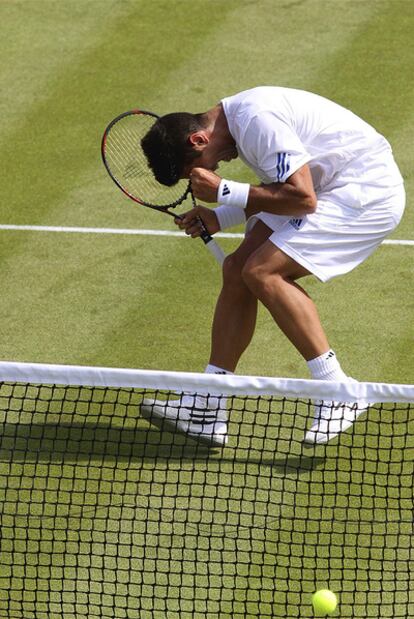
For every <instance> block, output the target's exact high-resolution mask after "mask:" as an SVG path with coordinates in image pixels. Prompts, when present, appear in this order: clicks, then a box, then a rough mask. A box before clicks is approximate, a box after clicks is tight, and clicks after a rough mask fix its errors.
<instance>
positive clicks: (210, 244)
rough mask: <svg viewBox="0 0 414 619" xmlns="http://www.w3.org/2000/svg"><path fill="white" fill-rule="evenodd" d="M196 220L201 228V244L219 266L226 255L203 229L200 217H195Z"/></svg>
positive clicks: (205, 229)
mask: <svg viewBox="0 0 414 619" xmlns="http://www.w3.org/2000/svg"><path fill="white" fill-rule="evenodd" d="M197 219H198V222H199V224H200V226H201V230H202V232H201V235H200V237H201V239H202V241H203V243H204V244H205V246H206V247H207V249H208V250H209V252H210V253H211V254H212V255H213V256H214V258H215V259H216V260H217V262H218V263H219V264H223V262H224V258H225V257H226V254H225V253H224V251H223V250H222V249H221V247H220V245H218V244H217V243H216V241H215V240H214V239H213V237H212V236H211V234H210V232H209V231H208V230H207V228H206V227H205V225H204V222H203V221H202V219H200V217H197Z"/></svg>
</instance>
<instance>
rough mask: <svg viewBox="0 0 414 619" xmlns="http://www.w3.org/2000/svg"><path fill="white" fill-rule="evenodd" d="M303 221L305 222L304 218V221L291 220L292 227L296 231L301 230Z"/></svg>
mask: <svg viewBox="0 0 414 619" xmlns="http://www.w3.org/2000/svg"><path fill="white" fill-rule="evenodd" d="M302 221H303V218H302V219H289V223H290V225H291V226H293V227H294V228H295V230H299V228H300V227H301V225H302Z"/></svg>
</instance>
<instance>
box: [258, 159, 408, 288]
mask: <svg viewBox="0 0 414 619" xmlns="http://www.w3.org/2000/svg"><path fill="white" fill-rule="evenodd" d="M395 167H396V166H395ZM360 174H361V170H360ZM361 176H362V177H363V176H364V173H363V171H362V174H361ZM338 180H339V181H341V179H338V178H337V179H336V183H335V184H336V187H332V188H331V189H330V190H328V191H324V192H323V193H321V194H319V195H318V204H317V208H316V211H315V212H314V213H312V214H311V215H305V216H303V217H296V218H292V217H289V216H281V215H273V214H271V213H265V212H262V213H258V214H257V215H254V216H253V217H251V218H250V219H249V220H248V222H247V227H246V231H248V230H250V229H252V227H253V226H254V224H255V222H256V221H257V220H261V221H263V223H265V224H266V225H267V226H268V227H269V228H270V229H271V230H273V233H272V234H271V235H270V236H269V240H270V241H271V242H272V243H274V244H275V245H276V247H279V248H280V249H281V250H282V251H283V252H284V253H285V254H287V255H288V256H290V257H291V258H293V260H295V261H296V262H298V263H299V264H301V265H302V266H303V267H305V269H307V270H308V271H310V272H311V273H313V274H314V275H316V277H318V278H319V279H320V280H321V281H323V282H326V281H328V280H329V279H331V278H332V277H336V276H337V275H342V274H344V273H348V272H349V271H352V269H354V268H355V267H356V266H358V265H359V264H361V262H363V261H364V260H365V259H366V258H368V256H370V255H371V254H372V252H373V251H374V250H375V249H376V248H377V247H378V246H379V245H380V244H381V242H382V241H383V240H384V238H385V237H386V236H387V235H388V234H390V233H391V232H392V231H393V230H394V229H395V228H396V226H397V225H398V223H399V222H400V220H401V217H402V215H403V212H404V207H405V191H404V186H403V184H402V183H401V177H400V176H399V174H398V176H397V175H396V177H395V181H396V182H395V183H394V184H392V186H391V188H390V186H388V187H382V186H379V185H376V184H375V183H374V184H370V183H366V182H365V181H366V179H364V178H363V179H361V180H356V179H351V180H352V182H346V183H341V182H338ZM347 180H348V181H349V177H348V179H347ZM362 180H363V181H364V182H361V181H362Z"/></svg>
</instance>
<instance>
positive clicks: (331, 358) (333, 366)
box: [307, 350, 349, 381]
mask: <svg viewBox="0 0 414 619" xmlns="http://www.w3.org/2000/svg"><path fill="white" fill-rule="evenodd" d="M307 364H308V368H309V370H310V373H311V374H312V378H314V379H315V380H337V381H346V380H349V377H348V376H347V375H346V374H345V372H344V371H343V370H342V368H341V366H340V365H339V361H338V359H337V357H336V355H335V353H334V351H333V350H328V352H325V353H324V354H323V355H320V356H319V357H316V358H315V359H311V360H310V361H307Z"/></svg>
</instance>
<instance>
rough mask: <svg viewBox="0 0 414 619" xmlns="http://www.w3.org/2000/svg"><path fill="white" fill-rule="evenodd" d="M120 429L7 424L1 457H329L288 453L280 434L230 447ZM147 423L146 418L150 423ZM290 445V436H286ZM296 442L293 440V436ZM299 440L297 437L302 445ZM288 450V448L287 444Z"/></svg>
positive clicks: (243, 438)
mask: <svg viewBox="0 0 414 619" xmlns="http://www.w3.org/2000/svg"><path fill="white" fill-rule="evenodd" d="M139 421H140V423H139V424H137V425H136V427H134V428H130V427H129V428H118V427H114V426H112V425H110V424H103V423H99V425H98V424H96V423H81V424H79V423H72V424H65V423H62V424H59V423H53V424H50V423H49V424H7V423H6V424H4V425H3V426H2V429H1V435H2V436H1V442H0V462H13V463H23V462H24V463H51V464H58V463H60V462H67V463H69V462H72V463H73V462H78V463H84V462H90V463H91V464H93V463H94V462H95V461H102V460H105V462H106V463H108V464H109V463H110V462H119V463H125V462H131V463H132V462H136V461H140V460H144V461H146V462H151V461H153V462H158V463H160V462H162V463H164V464H165V462H167V461H177V460H178V461H180V460H181V461H203V462H206V463H207V462H210V463H211V462H216V463H219V462H220V463H222V462H224V463H226V462H227V463H242V464H248V465H256V466H265V467H272V468H275V469H280V470H281V471H283V472H285V473H288V472H289V470H299V471H303V472H305V471H310V470H313V469H315V468H317V467H318V466H320V465H321V464H322V463H323V462H324V461H325V458H324V457H320V456H319V457H316V456H315V455H314V454H310V455H308V454H307V455H302V454H299V455H297V454H296V455H292V454H286V453H285V454H284V453H283V452H282V451H281V450H280V449H278V439H277V438H273V439H269V438H267V439H266V438H263V437H262V438H261V439H256V440H255V446H254V448H253V447H251V439H252V437H251V436H247V435H243V434H242V429H241V426H235V427H236V428H240V429H241V431H240V434H239V435H236V434H233V435H230V436H229V443H228V445H227V446H225V447H220V448H215V447H208V446H206V445H202V444H199V443H197V442H196V441H194V440H192V439H190V438H189V437H187V436H185V435H184V434H180V433H171V432H168V431H166V430H165V431H163V430H162V428H161V429H160V430H161V431H159V430H158V429H153V428H151V427H150V426H149V427H146V426H144V425H143V423H141V420H139ZM144 423H145V422H144ZM283 442H284V444H286V440H284V441H283ZM292 444H293V441H292ZM297 445H298V443H297V442H295V447H296V450H297ZM285 450H286V447H285Z"/></svg>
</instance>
